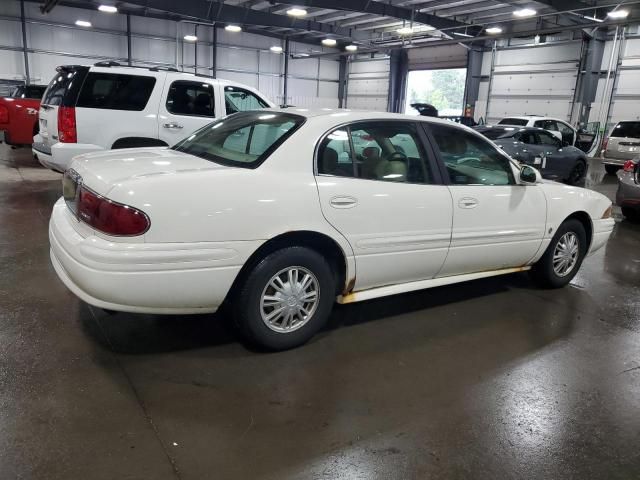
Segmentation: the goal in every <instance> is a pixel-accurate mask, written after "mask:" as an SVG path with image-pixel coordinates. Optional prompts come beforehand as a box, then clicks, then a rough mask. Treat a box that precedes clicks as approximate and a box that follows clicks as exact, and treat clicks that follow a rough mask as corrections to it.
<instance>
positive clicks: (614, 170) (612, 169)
mask: <svg viewBox="0 0 640 480" xmlns="http://www.w3.org/2000/svg"><path fill="white" fill-rule="evenodd" d="M620 168H621V167H618V166H617V165H605V166H604V169H605V170H606V172H607V173H608V174H609V175H615V174H616V173H618V170H620Z"/></svg>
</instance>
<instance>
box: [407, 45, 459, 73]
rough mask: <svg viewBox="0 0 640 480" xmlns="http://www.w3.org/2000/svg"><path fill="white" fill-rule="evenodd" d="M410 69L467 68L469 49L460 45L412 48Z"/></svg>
mask: <svg viewBox="0 0 640 480" xmlns="http://www.w3.org/2000/svg"><path fill="white" fill-rule="evenodd" d="M408 51H409V70H436V69H440V68H465V67H466V66H467V49H466V48H464V47H462V46H460V45H442V46H440V47H425V48H411V49H409V50H408Z"/></svg>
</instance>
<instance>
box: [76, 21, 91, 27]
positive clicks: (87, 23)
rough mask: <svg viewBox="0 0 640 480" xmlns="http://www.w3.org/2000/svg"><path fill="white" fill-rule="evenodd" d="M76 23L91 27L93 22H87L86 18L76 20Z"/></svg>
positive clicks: (80, 25)
mask: <svg viewBox="0 0 640 480" xmlns="http://www.w3.org/2000/svg"><path fill="white" fill-rule="evenodd" d="M76 25H77V26H79V27H90V26H91V22H87V21H86V20H76Z"/></svg>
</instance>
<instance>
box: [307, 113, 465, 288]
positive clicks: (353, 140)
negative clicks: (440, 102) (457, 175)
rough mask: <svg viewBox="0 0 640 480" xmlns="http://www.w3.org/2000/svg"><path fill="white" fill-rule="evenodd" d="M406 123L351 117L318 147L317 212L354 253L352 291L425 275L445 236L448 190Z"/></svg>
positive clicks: (431, 271)
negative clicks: (354, 119)
mask: <svg viewBox="0 0 640 480" xmlns="http://www.w3.org/2000/svg"><path fill="white" fill-rule="evenodd" d="M423 138H424V133H423V132H421V131H420V129H419V127H418V125H416V124H415V123H413V122H400V121H391V122H390V121H369V122H361V123H353V124H351V125H348V126H345V127H341V128H338V129H337V130H334V131H333V132H331V133H329V134H328V135H327V136H326V137H325V138H324V139H323V140H322V141H321V144H320V146H319V148H318V154H317V165H316V168H317V170H316V171H317V177H316V183H317V186H318V192H319V195H320V202H321V207H322V212H323V214H324V216H325V218H326V219H327V220H328V221H329V223H331V224H332V225H333V226H334V227H335V228H336V229H337V230H338V231H339V232H340V233H342V235H344V236H345V237H346V238H347V240H348V241H349V243H350V244H351V247H352V248H353V251H354V254H355V263H356V283H355V289H356V290H363V289H366V288H372V287H377V286H382V285H389V284H397V283H404V282H410V281H416V280H424V279H428V278H433V277H434V276H435V275H437V273H438V272H439V271H440V268H441V267H442V265H443V263H444V260H445V258H446V256H447V251H448V249H449V242H450V236H451V218H452V217H451V216H452V209H453V207H452V203H451V194H450V193H449V190H448V188H447V187H446V186H444V185H442V184H441V182H440V176H439V173H438V171H437V167H436V164H435V161H434V158H433V155H429V154H428V153H427V150H426V149H425V148H424V145H423V144H422V139H423Z"/></svg>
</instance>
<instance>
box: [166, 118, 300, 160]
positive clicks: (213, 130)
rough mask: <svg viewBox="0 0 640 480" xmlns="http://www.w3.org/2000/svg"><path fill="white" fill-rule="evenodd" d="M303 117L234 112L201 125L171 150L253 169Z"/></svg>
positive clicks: (285, 137) (289, 133) (298, 124)
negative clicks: (201, 126)
mask: <svg viewBox="0 0 640 480" xmlns="http://www.w3.org/2000/svg"><path fill="white" fill-rule="evenodd" d="M304 120H305V119H304V117H301V116H300V115H293V114H290V113H279V112H268V111H267V112H265V111H252V112H242V113H237V114H235V115H230V116H228V117H225V118H222V119H221V120H218V121H216V122H213V123H210V124H209V125H207V126H206V127H204V128H201V129H200V130H198V131H197V132H196V133H194V134H193V135H191V136H190V137H188V138H186V139H184V140H183V141H181V142H180V143H178V144H177V145H175V146H174V147H173V149H174V150H177V151H178V152H184V153H188V154H190V155H195V156H197V157H200V158H204V159H205V160H210V161H212V162H216V163H220V164H222V165H230V166H234V167H244V168H256V167H258V166H259V165H260V164H261V163H262V162H264V161H265V160H266V159H267V157H268V156H269V155H271V154H272V153H273V152H274V151H275V150H276V149H277V148H278V147H279V146H280V145H281V144H282V142H284V141H285V140H286V139H287V138H288V137H289V136H290V135H291V134H292V133H293V132H295V131H296V130H297V129H298V128H299V127H300V126H301V125H302V124H303V123H304Z"/></svg>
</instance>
